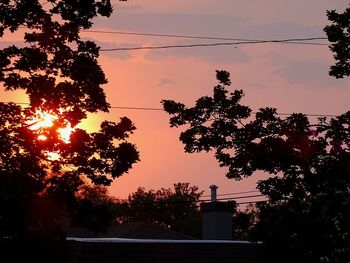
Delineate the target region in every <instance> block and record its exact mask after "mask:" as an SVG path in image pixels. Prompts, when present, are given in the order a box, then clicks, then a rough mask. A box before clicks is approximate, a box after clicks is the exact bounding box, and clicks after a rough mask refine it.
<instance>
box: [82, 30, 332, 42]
mask: <svg viewBox="0 0 350 263" xmlns="http://www.w3.org/2000/svg"><path fill="white" fill-rule="evenodd" d="M82 31H84V32H92V33H101V34H115V35H132V36H151V37H168V38H186V39H205V40H225V41H244V42H250V41H281V40H262V39H247V38H232V37H214V36H198V35H184V34H160V33H141V32H127V31H108V30H82ZM282 40H283V41H289V42H300V41H314V40H327V38H326V37H309V38H290V39H282ZM322 44H323V43H322Z"/></svg>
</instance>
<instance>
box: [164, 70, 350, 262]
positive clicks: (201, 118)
mask: <svg viewBox="0 0 350 263" xmlns="http://www.w3.org/2000/svg"><path fill="white" fill-rule="evenodd" d="M217 79H218V81H219V84H218V85H217V86H215V87H214V94H213V96H212V97H209V96H206V97H202V98H200V99H198V100H197V101H196V104H195V106H194V107H189V108H188V107H186V106H185V105H184V104H182V103H177V102H174V101H169V100H164V101H163V106H164V110H165V111H166V112H168V113H169V114H170V116H171V118H170V124H171V126H173V127H177V126H181V125H186V126H187V127H188V128H187V129H186V130H185V131H183V132H182V133H181V135H180V140H181V141H182V142H183V143H184V145H185V151H186V152H190V153H192V152H198V151H211V150H213V151H215V158H216V159H217V160H218V162H219V164H220V166H223V167H227V168H228V172H227V177H229V178H234V179H236V180H240V179H242V178H244V177H247V176H251V175H252V174H253V173H254V172H256V171H264V172H267V173H269V174H271V177H270V178H268V179H267V180H263V181H260V182H259V183H258V186H257V187H258V189H259V190H260V191H261V193H263V194H264V195H266V196H267V197H268V198H269V202H268V203H266V204H264V205H261V206H260V211H259V216H258V219H259V223H258V225H257V230H256V232H255V234H256V238H258V239H260V240H263V241H266V244H268V245H269V246H271V247H270V248H273V249H277V248H278V249H277V251H280V252H282V254H279V253H277V252H276V253H274V254H275V255H285V254H289V255H290V256H289V258H290V260H291V262H295V261H300V262H301V261H303V262H304V261H305V262H306V261H307V262H319V261H322V260H330V261H331V262H345V261H344V259H345V258H347V257H348V256H349V247H350V236H349V227H350V218H349V215H348V213H347V211H348V210H349V208H350V190H349V188H350V176H349V175H350V132H349V128H350V112H347V113H344V114H342V115H340V116H338V117H335V118H331V119H329V120H328V119H326V118H320V119H319V120H318V122H317V123H315V124H312V123H310V121H309V119H308V117H307V116H306V115H305V114H301V113H295V114H292V115H291V116H288V117H286V118H282V117H280V116H279V115H278V113H277V110H276V109H274V108H262V109H260V110H259V111H257V112H256V113H255V114H253V113H252V110H251V109H250V108H249V107H248V106H245V105H242V104H241V102H240V100H241V98H242V96H243V91H242V90H235V91H234V92H232V93H230V92H228V90H227V89H228V86H229V85H230V84H231V81H230V78H229V73H228V72H226V71H217ZM312 240H313V241H312ZM311 241H312V242H311ZM287 252H288V253H287ZM271 255H272V254H271ZM347 259H348V258H347ZM269 260H271V259H269ZM279 260H281V259H277V261H279ZM284 262H286V261H284Z"/></svg>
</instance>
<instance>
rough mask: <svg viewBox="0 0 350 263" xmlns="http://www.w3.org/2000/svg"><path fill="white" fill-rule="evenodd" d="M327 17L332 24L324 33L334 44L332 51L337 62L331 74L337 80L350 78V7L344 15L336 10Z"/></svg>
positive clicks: (332, 67) (329, 12) (331, 69)
mask: <svg viewBox="0 0 350 263" xmlns="http://www.w3.org/2000/svg"><path fill="white" fill-rule="evenodd" d="M327 17H328V20H329V21H330V22H332V24H330V25H327V26H326V27H325V28H324V31H325V32H326V34H327V37H328V40H329V42H331V43H332V45H331V46H330V49H331V51H332V52H333V53H334V58H335V60H336V63H335V65H332V66H331V68H330V72H329V74H330V75H331V76H334V77H336V78H343V77H346V76H350V45H349V41H350V26H349V23H350V7H349V8H347V9H345V11H344V12H343V13H338V12H337V11H336V10H330V11H327Z"/></svg>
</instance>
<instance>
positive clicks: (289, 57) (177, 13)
mask: <svg viewBox="0 0 350 263" xmlns="http://www.w3.org/2000/svg"><path fill="white" fill-rule="evenodd" d="M199 2H200V5H199ZM113 3H114V7H115V12H114V13H113V15H112V17H110V18H108V19H105V18H103V19H98V20H96V23H95V26H94V30H113V31H125V32H142V33H161V34H181V35H183V34H186V35H201V36H217V37H231V38H232V37H234V38H253V39H257V38H258V39H282V38H296V37H320V36H321V37H325V34H324V33H323V31H322V28H323V27H324V26H325V24H326V23H327V19H326V15H325V10H327V9H338V10H342V9H344V8H345V7H346V6H347V1H344V0H334V1H327V0H309V1H306V2H305V1H295V0H294V1H292V0H284V1H280V0H265V1H261V0H251V1H244V0H235V1H232V0H220V1H212V0H201V1H195V0H187V1H164V0H147V1H145V0H130V1H128V2H119V1H116V0H115V1H113ZM82 36H83V37H85V38H89V39H93V40H95V41H96V42H97V43H98V44H99V45H101V47H102V48H114V47H130V46H142V45H166V44H192V43H208V41H205V40H190V39H170V38H156V37H135V36H122V35H112V34H99V33H87V32H85V33H83V34H82ZM19 39H20V36H19V34H17V35H15V36H7V37H5V38H4V39H2V42H3V43H0V45H6V44H8V43H14V42H15V41H18V40H19ZM209 43H210V41H209ZM1 47H2V46H1ZM99 62H100V64H101V65H102V68H103V70H104V71H105V74H106V76H107V78H108V80H109V83H108V84H107V85H105V92H106V94H107V99H108V102H109V103H110V104H111V105H112V106H134V107H152V108H161V104H160V101H161V100H162V99H174V100H177V101H181V102H185V103H187V104H192V103H193V102H194V101H195V100H196V99H197V98H199V97H200V96H204V95H211V93H212V88H213V85H214V84H216V83H215V70H216V69H226V70H228V71H230V72H231V76H232V89H235V88H238V89H243V90H244V91H245V93H246V96H245V98H244V102H245V103H246V104H247V105H250V106H251V107H252V108H253V110H256V109H258V108H259V107H264V106H273V107H277V108H278V109H279V112H287V113H289V112H306V113H319V114H340V113H342V112H345V111H347V110H348V109H349V108H350V107H349V106H350V105H349V99H348V98H349V95H350V89H349V88H348V87H349V84H350V82H349V80H335V79H332V78H330V77H329V76H328V74H327V70H328V66H329V65H331V64H332V63H333V60H332V54H331V53H330V51H329V50H328V48H327V46H306V45H288V44H283V45H281V44H264V45H246V46H238V47H236V48H235V47H232V46H231V47H211V48H191V49H169V50H154V51H145V50H141V51H115V52H104V53H102V52H101V57H100V59H99ZM1 100H2V101H8V100H13V101H18V100H21V101H23V100H25V98H23V97H18V96H17V95H14V94H12V93H7V94H4V93H1ZM121 116H128V117H129V118H130V119H131V120H132V121H133V122H134V123H135V125H136V127H137V130H136V132H135V134H134V135H133V136H132V137H131V141H132V142H134V143H135V144H136V145H137V147H138V150H139V151H140V154H141V162H140V163H138V164H136V165H134V167H133V169H132V170H131V171H130V172H129V174H126V175H124V176H122V177H121V178H118V179H117V180H115V182H114V183H113V184H112V186H111V187H110V192H111V193H112V194H113V195H115V196H116V197H121V198H125V197H127V195H128V194H129V193H130V192H132V191H135V190H136V188H137V187H138V186H144V187H146V188H147V189H150V188H153V189H158V188H161V187H171V186H172V184H173V183H176V182H190V183H191V184H193V185H197V186H199V187H200V189H202V190H205V191H206V193H205V194H208V193H209V191H208V190H209V188H208V187H209V185H211V184H217V185H218V186H219V189H218V193H219V194H220V193H230V192H238V191H246V190H253V189H254V188H255V181H256V179H257V178H259V176H255V177H252V178H249V179H246V180H243V181H240V182H236V181H234V180H229V179H226V178H225V169H222V168H220V167H218V164H217V163H216V161H215V160H214V158H213V156H212V154H210V153H209V154H206V153H200V154H186V153H184V151H183V145H182V144H181V143H180V142H179V141H178V136H179V133H180V130H179V129H171V128H170V127H169V125H168V116H167V114H165V113H164V112H162V111H141V110H121V109H111V111H110V113H109V114H101V115H94V116H92V117H91V118H90V119H89V120H88V122H89V126H90V127H96V126H98V124H99V122H101V121H102V120H104V119H107V120H110V121H118V120H119V118H120V117H121Z"/></svg>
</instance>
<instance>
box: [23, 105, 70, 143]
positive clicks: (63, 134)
mask: <svg viewBox="0 0 350 263" xmlns="http://www.w3.org/2000/svg"><path fill="white" fill-rule="evenodd" d="M57 119H58V117H57V116H56V115H54V114H52V113H50V112H42V111H37V112H36V113H35V117H34V118H33V119H31V120H30V121H28V122H27V124H28V125H29V129H31V130H40V129H41V128H49V127H52V126H53V125H54V121H55V120H57ZM74 130H75V128H72V127H71V124H70V123H69V122H68V123H67V126H66V127H63V128H59V129H57V132H58V134H59V138H60V139H61V140H62V141H64V142H65V143H69V142H70V135H71V134H72V133H73V131H74ZM37 139H38V140H40V141H45V140H47V137H46V136H45V135H44V134H39V135H38V137H37Z"/></svg>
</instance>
